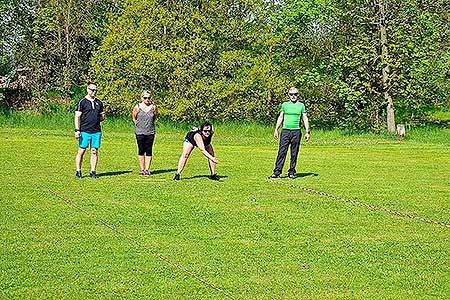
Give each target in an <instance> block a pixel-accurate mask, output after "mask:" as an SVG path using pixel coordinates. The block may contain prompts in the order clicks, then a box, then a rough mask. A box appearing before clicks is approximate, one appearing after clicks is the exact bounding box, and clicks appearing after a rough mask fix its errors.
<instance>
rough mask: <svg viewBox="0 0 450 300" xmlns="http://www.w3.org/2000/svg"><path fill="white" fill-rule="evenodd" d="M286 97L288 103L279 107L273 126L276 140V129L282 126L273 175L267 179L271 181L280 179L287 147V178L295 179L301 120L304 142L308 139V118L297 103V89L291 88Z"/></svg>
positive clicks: (303, 109) (301, 106) (299, 103)
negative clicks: (289, 157)
mask: <svg viewBox="0 0 450 300" xmlns="http://www.w3.org/2000/svg"><path fill="white" fill-rule="evenodd" d="M288 96H289V101H286V102H284V103H283V104H282V105H281V112H280V115H279V116H278V120H277V125H276V126H275V131H274V133H273V138H274V139H278V129H279V128H280V126H281V124H283V129H282V130H281V137H280V145H279V148H278V155H277V160H276V162H275V169H274V170H273V174H272V175H271V176H270V177H269V178H271V179H277V178H280V175H281V173H282V171H283V166H284V162H285V160H286V154H287V151H288V148H289V146H290V147H291V162H290V167H289V170H288V177H289V178H290V179H294V178H295V173H296V170H295V166H296V165H297V156H298V151H299V149H300V141H301V138H302V131H301V129H300V122H301V119H303V124H304V125H305V130H306V134H305V139H306V141H309V137H310V132H309V121H308V116H307V115H306V110H305V105H304V104H303V103H301V102H300V101H297V99H298V90H297V88H295V87H291V88H290V89H289V92H288Z"/></svg>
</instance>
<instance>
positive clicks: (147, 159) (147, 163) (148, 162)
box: [145, 155, 152, 172]
mask: <svg viewBox="0 0 450 300" xmlns="http://www.w3.org/2000/svg"><path fill="white" fill-rule="evenodd" d="M151 164H152V156H147V155H146V156H145V170H147V171H149V172H150V166H151Z"/></svg>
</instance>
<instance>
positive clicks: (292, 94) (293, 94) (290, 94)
mask: <svg viewBox="0 0 450 300" xmlns="http://www.w3.org/2000/svg"><path fill="white" fill-rule="evenodd" d="M289 96H298V93H289Z"/></svg>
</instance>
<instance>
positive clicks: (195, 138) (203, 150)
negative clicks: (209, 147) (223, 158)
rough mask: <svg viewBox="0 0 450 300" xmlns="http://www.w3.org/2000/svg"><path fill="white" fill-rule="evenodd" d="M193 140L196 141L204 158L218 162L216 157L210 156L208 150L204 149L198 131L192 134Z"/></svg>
mask: <svg viewBox="0 0 450 300" xmlns="http://www.w3.org/2000/svg"><path fill="white" fill-rule="evenodd" d="M194 140H195V141H196V142H197V147H198V149H199V150H200V151H201V152H202V153H203V155H204V156H206V158H208V159H209V160H210V161H212V162H213V163H216V164H218V163H219V161H218V160H217V158H215V157H214V156H212V155H211V154H209V153H208V151H206V149H205V144H204V143H203V139H202V137H201V136H200V134H199V133H196V134H195V135H194Z"/></svg>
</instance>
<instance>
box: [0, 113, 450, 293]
mask: <svg viewBox="0 0 450 300" xmlns="http://www.w3.org/2000/svg"><path fill="white" fill-rule="evenodd" d="M108 122H109V123H108ZM108 122H106V123H105V124H104V138H103V141H102V148H101V151H100V161H99V165H98V173H99V175H100V178H99V179H98V180H92V179H91V178H88V177H86V178H83V179H82V180H76V179H75V178H74V157H75V152H76V143H75V140H74V138H73V131H72V129H71V123H70V121H69V122H68V123H66V124H63V126H62V127H63V129H56V128H58V127H57V126H56V124H55V123H52V122H51V121H49V123H48V124H47V123H45V122H43V123H42V122H41V123H40V125H33V124H30V123H27V122H24V123H20V122H18V125H17V126H14V125H12V123H11V122H8V121H5V120H4V119H3V121H2V122H0V125H1V126H0V140H1V144H0V149H1V151H0V159H1V161H2V168H1V171H0V184H1V194H0V232H1V241H2V244H1V248H0V298H2V299H10V298H12V299H144V298H145V299H450V259H449V257H450V227H446V224H450V199H449V194H450V193H449V192H450V168H449V166H450V155H449V153H450V152H449V150H450V132H449V131H448V130H436V131H433V130H430V129H423V130H416V131H411V132H410V135H409V137H408V138H407V139H406V140H403V141H399V140H397V139H395V138H389V137H387V136H376V135H371V134H360V135H346V134H342V133H339V132H337V131H334V132H322V131H314V130H313V132H312V141H311V142H310V143H307V144H306V143H303V144H302V148H301V150H300V156H299V167H298V170H297V171H298V172H299V175H300V176H299V178H297V179H295V180H289V179H287V178H283V179H281V180H279V181H275V183H274V182H273V181H270V180H268V179H266V178H267V176H268V175H270V174H271V171H272V168H273V164H274V160H275V156H276V151H277V143H276V142H275V141H274V140H273V139H272V138H271V134H272V128H268V127H263V126H257V125H254V126H250V125H242V126H239V125H229V126H225V125H220V126H217V128H216V135H215V137H214V140H213V145H214V147H215V150H216V154H217V157H218V158H219V160H220V163H219V165H218V174H219V176H221V177H222V178H223V179H222V181H221V182H214V181H211V180H208V179H207V178H206V175H208V167H207V163H206V160H205V158H204V157H203V156H202V155H201V154H200V153H199V152H198V151H197V150H196V151H195V152H194V153H193V155H192V157H191V158H190V159H189V161H188V164H187V166H186V169H185V171H184V172H183V174H182V180H181V181H179V182H174V181H172V180H171V179H172V177H173V174H174V172H175V168H176V165H177V160H178V158H179V155H180V152H181V144H182V138H183V136H184V134H185V129H181V128H176V127H173V126H162V125H161V126H159V128H158V132H157V138H156V141H155V150H154V151H155V152H154V161H153V164H152V171H153V175H152V176H150V177H139V176H138V175H137V171H138V167H137V158H136V145H135V140H134V136H133V133H132V130H131V127H130V126H128V125H124V124H122V123H120V122H119V123H118V124H115V123H114V122H112V121H108ZM27 124H28V125H27ZM121 124H122V125H121ZM87 158H88V157H86V159H85V161H84V168H83V169H84V174H85V175H87V173H88V168H89V161H88V159H87ZM286 170H287V169H286ZM302 188H309V189H312V190H310V191H309V192H308V191H306V190H304V189H302ZM320 192H323V193H327V195H321V194H320ZM349 200H351V201H353V202H349ZM368 205H371V206H368ZM396 213H403V214H407V215H409V216H411V217H415V218H409V217H407V216H404V215H403V216H401V215H398V214H396ZM419 218H423V219H419Z"/></svg>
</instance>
